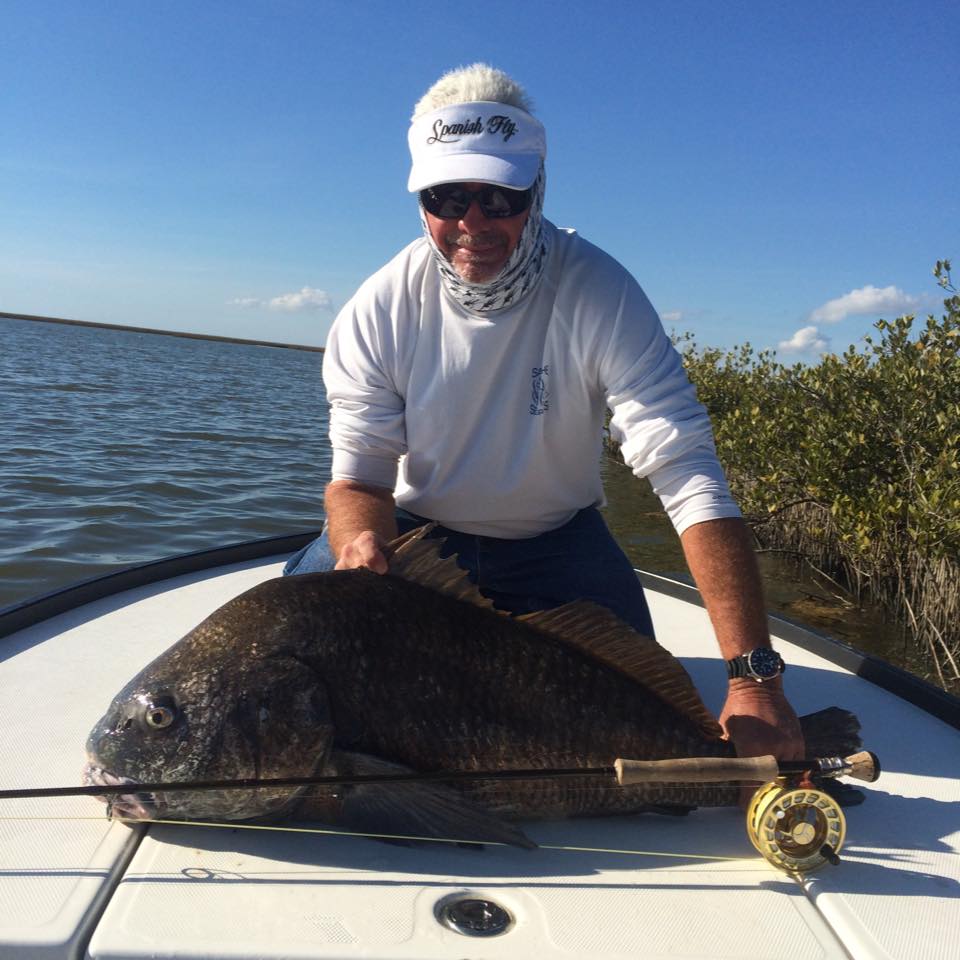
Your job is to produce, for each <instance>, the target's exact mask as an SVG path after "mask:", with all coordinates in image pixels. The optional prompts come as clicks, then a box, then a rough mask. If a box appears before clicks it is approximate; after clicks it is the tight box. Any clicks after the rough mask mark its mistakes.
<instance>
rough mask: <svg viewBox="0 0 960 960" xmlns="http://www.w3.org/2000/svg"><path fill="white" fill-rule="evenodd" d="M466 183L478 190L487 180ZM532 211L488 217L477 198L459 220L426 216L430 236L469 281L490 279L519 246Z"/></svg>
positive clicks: (479, 281) (485, 281) (486, 280)
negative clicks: (509, 215)
mask: <svg viewBox="0 0 960 960" xmlns="http://www.w3.org/2000/svg"><path fill="white" fill-rule="evenodd" d="M464 186H465V187H466V188H467V189H468V190H479V189H481V188H482V187H483V186H484V184H482V183H466V184H464ZM529 214H530V211H529V209H527V210H524V211H523V213H518V214H517V215H516V216H515V217H495V218H490V219H488V218H487V217H485V216H484V215H483V211H481V209H480V205H479V204H478V203H477V202H476V200H474V201H473V203H471V204H470V208H469V209H468V210H467V212H466V213H465V214H464V215H463V216H462V217H461V218H460V219H459V220H441V219H440V218H439V217H435V216H434V215H433V214H432V213H426V217H427V226H428V227H429V229H430V236H431V237H433V241H434V243H436V245H437V246H438V247H439V248H440V251H441V252H442V253H443V255H444V256H445V257H446V258H447V260H449V261H450V266H452V267H453V269H454V270H456V272H457V273H458V274H459V276H460V277H461V278H462V279H464V280H466V281H467V282H468V283H489V282H490V281H491V280H493V279H494V278H496V276H497V274H499V273H500V271H501V270H502V269H503V268H504V266H505V265H506V262H507V260H509V259H510V254H512V253H513V251H514V250H515V249H516V246H517V243H518V242H519V240H520V234H521V232H522V231H523V225H524V224H525V223H526V222H527V217H528V216H529Z"/></svg>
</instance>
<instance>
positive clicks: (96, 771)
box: [83, 763, 163, 820]
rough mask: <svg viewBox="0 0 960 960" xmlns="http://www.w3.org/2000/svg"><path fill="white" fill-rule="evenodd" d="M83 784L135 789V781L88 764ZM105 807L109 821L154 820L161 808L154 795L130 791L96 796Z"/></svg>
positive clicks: (84, 770) (84, 771) (160, 803)
mask: <svg viewBox="0 0 960 960" xmlns="http://www.w3.org/2000/svg"><path fill="white" fill-rule="evenodd" d="M83 782H84V784H85V785H86V786H88V787H121V786H127V785H130V786H131V787H136V785H137V781H136V780H132V779H131V778H130V777H119V776H117V775H116V774H114V773H111V772H110V771H109V770H104V769H103V767H98V766H97V765H96V764H93V763H88V764H87V765H86V766H85V767H84V769H83ZM97 799H98V800H100V801H102V802H103V803H105V804H106V805H107V817H108V818H110V819H111V820H113V819H116V820H155V819H156V818H157V817H158V816H159V814H160V812H161V808H162V806H163V804H162V801H161V800H159V799H158V798H157V796H156V794H153V793H147V792H143V791H140V792H137V791H132V792H130V793H115V794H108V795H106V796H98V797H97Z"/></svg>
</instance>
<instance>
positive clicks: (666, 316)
mask: <svg viewBox="0 0 960 960" xmlns="http://www.w3.org/2000/svg"><path fill="white" fill-rule="evenodd" d="M660 319H661V320H662V321H663V322H664V323H679V322H680V321H681V320H682V319H683V311H682V310H669V311H668V312H667V313H662V314H660Z"/></svg>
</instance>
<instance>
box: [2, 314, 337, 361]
mask: <svg viewBox="0 0 960 960" xmlns="http://www.w3.org/2000/svg"><path fill="white" fill-rule="evenodd" d="M0 319H2V320H32V321H35V322H38V323H63V324H67V325H68V326H74V327H99V328H102V329H106V330H129V331H132V332H133V333H151V334H156V335H157V336H161V337H185V338H186V339H188V340H215V341H217V342H219V343H244V344H248V345H250V346H255V347H276V348H277V349H279V350H310V351H311V352H313V353H323V352H324V348H323V347H309V346H307V345H306V344H302V343H276V342H275V341H272V340H246V339H244V338H243V337H223V336H218V335H217V334H213V333H188V332H186V331H184V330H160V329H158V328H157V327H136V326H133V325H132V324H127V323H101V322H99V321H97V320H68V319H66V318H65V317H41V316H37V315H34V314H30V313H6V312H4V311H2V310H0Z"/></svg>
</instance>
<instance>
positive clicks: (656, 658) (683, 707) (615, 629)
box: [518, 600, 723, 737]
mask: <svg viewBox="0 0 960 960" xmlns="http://www.w3.org/2000/svg"><path fill="white" fill-rule="evenodd" d="M518 619H520V620H522V621H523V622H524V623H527V624H529V625H530V626H533V627H536V628H537V629H539V630H543V631H544V632H546V633H549V634H550V635H551V636H552V637H555V638H556V639H558V640H561V641H563V642H564V643H566V644H569V645H570V646H572V647H576V648H577V649H578V650H581V651H582V652H583V653H586V654H588V655H589V656H591V657H593V658H594V659H595V660H599V661H600V662H601V663H604V664H606V665H607V666H608V667H612V668H613V669H614V670H618V671H619V672H620V673H622V674H624V675H626V676H628V677H629V678H630V679H631V680H635V681H636V682H637V683H640V684H642V685H643V686H644V687H646V688H647V689H648V690H650V691H651V692H652V693H655V694H656V695H657V696H658V697H660V699H662V700H664V701H666V702H667V703H669V704H670V705H671V706H673V707H675V708H676V709H677V710H679V711H680V712H681V713H684V714H686V715H687V716H689V717H690V718H691V719H692V720H693V721H694V722H695V723H697V725H698V726H699V727H700V729H701V730H702V731H703V733H704V734H706V735H707V736H708V737H721V736H723V728H722V727H721V726H720V724H719V723H717V720H716V718H715V717H714V716H713V714H712V713H710V711H709V710H708V709H707V708H706V706H704V703H703V701H702V700H701V699H700V694H699V693H698V692H697V688H696V687H695V686H694V685H693V681H692V680H691V679H690V675H689V674H688V673H687V671H686V670H684V669H683V666H682V665H681V663H680V661H679V660H677V658H676V657H674V655H673V654H672V653H670V651H669V650H666V649H665V648H664V647H661V646H660V644H659V643H657V641H656V640H654V639H653V637H647V636H644V635H643V634H641V633H637V631H636V630H634V629H633V628H632V627H631V626H630V625H629V624H627V623H625V622H624V621H623V620H621V619H620V618H619V617H618V616H617V615H616V614H615V613H612V612H611V611H609V610H608V609H607V608H606V607H601V606H599V605H598V604H596V603H592V602H591V601H589V600H577V601H576V602H575V603H567V604H564V605H563V606H562V607H555V608H554V609H553V610H543V611H541V612H539V613H530V614H526V615H525V616H522V617H519V618H518Z"/></svg>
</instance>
